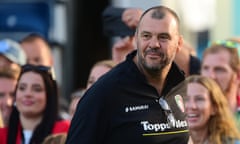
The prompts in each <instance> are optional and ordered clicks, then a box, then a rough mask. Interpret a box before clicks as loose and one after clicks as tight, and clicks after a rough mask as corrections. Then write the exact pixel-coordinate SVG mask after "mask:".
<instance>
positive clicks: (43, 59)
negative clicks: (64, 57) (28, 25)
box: [20, 33, 53, 67]
mask: <svg viewBox="0 0 240 144" xmlns="http://www.w3.org/2000/svg"><path fill="white" fill-rule="evenodd" d="M20 44H21V46H22V48H23V50H24V51H25V53H26V55H27V63H28V64H34V65H44V66H51V67H52V66H53V58H52V54H51V48H50V46H49V44H48V42H47V41H46V40H45V39H44V38H43V37H42V36H41V35H39V34H37V33H31V34H29V35H28V36H26V37H24V38H23V39H22V40H21V41H20Z"/></svg>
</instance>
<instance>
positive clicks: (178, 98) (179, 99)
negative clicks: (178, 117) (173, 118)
mask: <svg viewBox="0 0 240 144" xmlns="http://www.w3.org/2000/svg"><path fill="white" fill-rule="evenodd" d="M175 101H176V103H177V105H178V107H179V109H180V110H181V111H182V112H184V111H185V108H184V103H183V98H182V96H181V95H179V94H178V95H176V96H175Z"/></svg>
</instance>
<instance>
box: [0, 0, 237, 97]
mask: <svg viewBox="0 0 240 144" xmlns="http://www.w3.org/2000/svg"><path fill="white" fill-rule="evenodd" d="M159 4H162V5H166V6H168V7H170V8H172V9H174V10H175V11H176V12H177V13H178V15H179V16H180V18H181V24H182V25H181V30H182V34H183V36H184V38H185V39H186V40H187V41H188V42H190V44H191V45H192V46H194V48H195V49H196V51H197V55H198V57H199V58H201V54H202V50H203V49H204V48H206V47H207V44H208V42H209V41H212V40H217V39H226V38H230V37H235V36H238V37H239V36H240V15H239V13H240V9H239V8H238V7H240V1H239V0H221V1H217V0H201V1H193V0H103V1H100V0H99V1H89V0H0V39H3V38H12V39H14V40H20V39H21V38H23V37H24V36H26V35H27V34H28V33H30V32H38V33H41V34H42V35H43V36H44V37H45V38H46V39H47V40H48V41H49V43H50V44H51V48H52V52H53V57H54V67H55V71H56V77H57V81H58V83H59V86H60V88H61V96H62V97H64V98H66V99H67V100H69V99H70V94H71V93H72V92H73V91H74V90H76V89H78V88H82V87H85V86H86V82H87V78H88V74H89V72H90V68H91V67H92V65H93V64H94V63H95V62H96V61H98V60H102V59H108V58H111V46H112V40H111V38H109V37H106V36H104V35H103V30H102V27H103V26H102V12H103V10H104V9H105V8H106V7H107V6H109V5H113V6H115V7H123V8H128V7H136V8H142V9H147V8H149V7H150V6H154V5H159Z"/></svg>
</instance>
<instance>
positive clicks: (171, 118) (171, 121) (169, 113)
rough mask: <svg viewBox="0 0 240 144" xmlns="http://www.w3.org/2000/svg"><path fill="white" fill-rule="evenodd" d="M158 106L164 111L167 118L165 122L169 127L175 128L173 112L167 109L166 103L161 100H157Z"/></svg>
mask: <svg viewBox="0 0 240 144" xmlns="http://www.w3.org/2000/svg"><path fill="white" fill-rule="evenodd" d="M159 104H160V106H161V108H162V109H163V110H164V113H165V115H166V116H167V122H168V125H169V126H170V127H175V123H176V120H175V118H174V116H173V112H172V110H171V108H170V107H169V105H168V103H167V101H166V100H165V99H163V98H160V99H159Z"/></svg>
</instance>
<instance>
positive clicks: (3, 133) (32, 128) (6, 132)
mask: <svg viewBox="0 0 240 144" xmlns="http://www.w3.org/2000/svg"><path fill="white" fill-rule="evenodd" d="M68 128H69V121H66V120H62V119H61V118H60V117H59V114H58V93H57V85H56V81H55V80H54V79H53V77H52V75H51V69H50V67H45V66H33V65H29V64H28V65H24V66H23V67H22V71H21V73H20V76H19V79H18V83H17V87H16V90H15V105H14V106H13V111H12V113H11V116H10V121H9V126H8V128H4V129H0V137H1V139H0V143H1V144H41V143H42V142H43V140H44V139H45V138H46V137H47V136H48V135H50V134H55V133H67V132H68Z"/></svg>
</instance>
